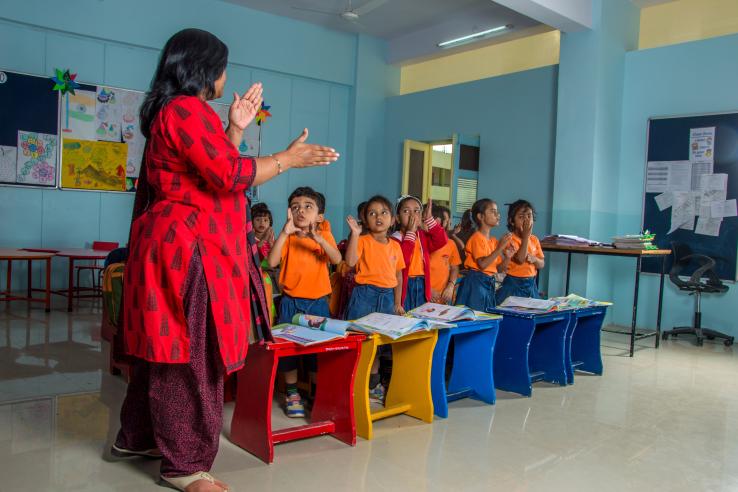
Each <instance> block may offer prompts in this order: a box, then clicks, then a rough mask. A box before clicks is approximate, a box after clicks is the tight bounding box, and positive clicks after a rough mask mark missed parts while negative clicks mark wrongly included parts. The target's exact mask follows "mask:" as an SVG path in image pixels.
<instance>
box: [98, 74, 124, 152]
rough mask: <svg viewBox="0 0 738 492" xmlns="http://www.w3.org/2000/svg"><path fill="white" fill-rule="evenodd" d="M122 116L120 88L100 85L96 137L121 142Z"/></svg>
mask: <svg viewBox="0 0 738 492" xmlns="http://www.w3.org/2000/svg"><path fill="white" fill-rule="evenodd" d="M121 116H122V103H121V101H120V94H119V90H118V89H111V88H109V87H102V86H98V87H97V94H96V96H95V138H96V139H97V140H104V141H106V142H120V137H121V132H120V123H121Z"/></svg>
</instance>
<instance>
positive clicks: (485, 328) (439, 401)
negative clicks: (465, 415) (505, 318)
mask: <svg viewBox="0 0 738 492" xmlns="http://www.w3.org/2000/svg"><path fill="white" fill-rule="evenodd" d="M501 319H502V317H501V316H495V315H490V316H489V317H484V318H482V319H480V320H477V321H461V322H459V323H456V326H454V327H452V328H444V329H440V330H438V341H437V342H436V348H435V349H434V351H433V369H432V370H431V391H432V393H433V409H434V411H435V414H436V415H437V416H439V417H443V418H446V417H448V402H451V401H455V400H460V399H462V398H474V399H477V400H481V401H483V402H485V403H489V404H490V405H493V404H494V403H495V383H494V375H493V372H492V357H493V354H494V348H495V340H496V339H497V333H498V332H499V330H500V320H501ZM452 339H453V340H454V355H453V359H454V360H453V367H452V369H451V378H450V380H449V384H448V388H447V387H446V357H447V355H448V347H449V344H450V342H451V340H452Z"/></svg>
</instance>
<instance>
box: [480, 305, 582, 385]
mask: <svg viewBox="0 0 738 492" xmlns="http://www.w3.org/2000/svg"><path fill="white" fill-rule="evenodd" d="M493 312H495V313H497V314H501V315H502V321H501V322H500V333H499V334H498V335H497V343H496V344H495V353H494V364H493V367H494V378H495V387H496V388H497V389H501V390H504V391H510V392H513V393H519V394H521V395H524V396H531V394H532V393H533V383H534V382H536V381H547V382H549V383H553V384H558V385H561V386H565V385H566V383H567V369H566V365H567V361H566V357H565V346H566V335H567V332H568V329H569V324H570V323H571V317H572V316H573V313H572V312H571V311H560V312H551V313H531V312H527V311H518V310H513V309H505V308H495V309H493Z"/></svg>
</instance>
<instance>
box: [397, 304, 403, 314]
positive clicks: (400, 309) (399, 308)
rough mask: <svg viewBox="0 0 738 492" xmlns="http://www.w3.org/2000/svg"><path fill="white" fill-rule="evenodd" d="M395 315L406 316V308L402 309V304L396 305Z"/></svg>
mask: <svg viewBox="0 0 738 492" xmlns="http://www.w3.org/2000/svg"><path fill="white" fill-rule="evenodd" d="M395 314H396V315H397V316H404V315H405V308H404V307H402V305H401V304H395Z"/></svg>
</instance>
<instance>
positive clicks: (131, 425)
mask: <svg viewBox="0 0 738 492" xmlns="http://www.w3.org/2000/svg"><path fill="white" fill-rule="evenodd" d="M184 299H185V316H186V318H187V329H188V331H189V335H190V354H191V355H190V361H189V362H188V363H185V364H163V363H153V362H147V361H144V360H140V359H137V360H136V362H135V363H134V365H133V370H132V375H131V382H130V383H129V385H128V391H127V393H126V398H125V400H124V402H123V407H122V408H121V411H120V423H121V428H120V431H119V432H118V437H117V438H116V440H115V444H116V446H118V447H121V448H125V449H130V450H135V451H141V450H145V449H151V448H159V450H160V451H161V453H162V455H163V458H162V462H161V474H162V475H164V476H168V477H176V476H182V475H191V474H192V473H195V472H198V471H209V470H210V467H211V466H212V465H213V461H214V460H215V455H216V454H217V452H218V440H219V438H220V431H221V427H222V425H223V372H224V368H223V362H222V360H221V357H220V352H219V350H218V340H217V336H216V333H215V328H214V326H213V324H212V317H211V314H210V312H209V309H208V306H209V302H208V289H207V283H206V281H205V274H204V272H203V267H202V262H201V261H200V256H199V255H198V254H195V255H194V256H193V258H192V261H191V263H190V267H189V270H188V273H187V279H186V284H185V296H184Z"/></svg>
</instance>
